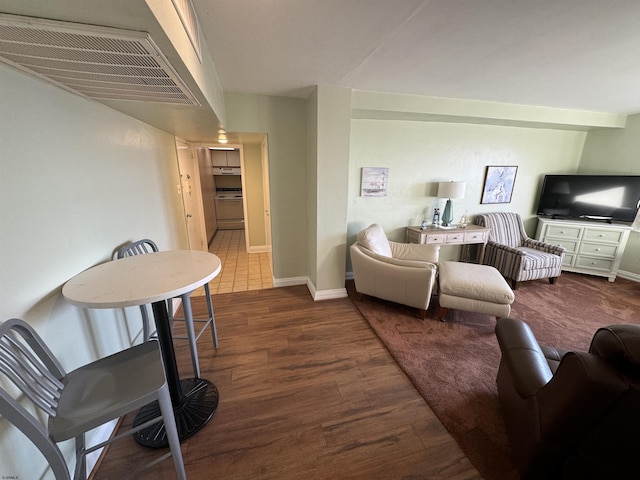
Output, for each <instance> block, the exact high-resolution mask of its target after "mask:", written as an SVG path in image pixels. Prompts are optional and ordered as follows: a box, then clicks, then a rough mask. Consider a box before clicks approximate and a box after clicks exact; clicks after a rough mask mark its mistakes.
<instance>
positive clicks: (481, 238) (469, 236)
mask: <svg viewBox="0 0 640 480" xmlns="http://www.w3.org/2000/svg"><path fill="white" fill-rule="evenodd" d="M488 238H489V232H488V231H487V232H467V233H465V234H464V241H465V243H485V242H486V241H487V239H488Z"/></svg>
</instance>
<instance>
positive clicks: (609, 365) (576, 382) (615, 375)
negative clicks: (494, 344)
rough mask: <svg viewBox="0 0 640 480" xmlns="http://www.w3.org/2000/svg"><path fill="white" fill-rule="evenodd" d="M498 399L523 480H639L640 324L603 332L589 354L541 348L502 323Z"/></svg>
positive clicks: (526, 331) (515, 324)
mask: <svg viewBox="0 0 640 480" xmlns="http://www.w3.org/2000/svg"><path fill="white" fill-rule="evenodd" d="M496 336H497V338H498V343H499V345H500V350H501V352H502V359H501V361H500V367H499V370H498V377H497V385H498V395H499V398H500V403H501V406H502V410H503V415H504V420H505V425H506V428H507V434H508V436H509V440H510V443H511V448H512V453H513V459H514V461H515V464H516V467H517V468H518V470H519V471H520V473H521V478H522V479H526V480H529V479H545V480H547V479H580V480H592V479H603V480H604V479H607V480H608V479H616V480H623V479H624V480H626V479H632V478H633V479H638V478H640V325H611V326H608V327H604V328H600V329H599V330H598V331H597V332H596V333H595V335H594V336H593V339H592V341H591V346H590V347H589V352H568V351H564V350H560V349H557V348H552V347H545V346H541V345H539V344H538V342H537V341H536V338H535V336H534V335H533V333H532V331H531V329H530V328H529V326H528V325H527V324H526V323H524V322H523V321H521V320H517V319H514V318H508V317H507V318H501V319H500V320H499V321H498V323H497V325H496Z"/></svg>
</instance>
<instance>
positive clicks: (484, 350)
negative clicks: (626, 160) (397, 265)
mask: <svg viewBox="0 0 640 480" xmlns="http://www.w3.org/2000/svg"><path fill="white" fill-rule="evenodd" d="M347 290H348V292H349V296H350V298H351V299H352V301H353V303H354V304H355V305H356V307H357V308H358V310H359V311H360V312H361V313H362V315H363V316H364V318H365V319H366V320H367V321H368V323H369V324H370V325H371V327H372V329H373V330H374V331H375V332H376V334H377V335H378V337H379V338H380V340H381V341H382V343H383V344H384V345H385V346H386V348H387V349H388V350H389V352H390V353H391V355H392V356H393V357H394V359H395V360H396V362H397V363H398V364H399V366H400V367H401V368H402V369H403V371H404V372H405V373H406V374H407V376H408V377H409V378H410V379H411V381H412V382H413V384H414V385H415V387H416V388H417V389H418V391H419V392H420V393H421V395H422V396H423V397H424V399H425V400H426V402H427V403H428V404H429V406H430V407H431V408H432V409H433V411H434V412H435V414H436V415H437V416H438V418H439V419H440V420H441V422H442V423H443V424H444V426H445V427H446V428H447V430H448V431H449V432H450V433H451V434H452V436H453V437H454V438H455V439H456V441H457V442H458V444H459V445H460V447H461V448H462V450H463V451H464V452H465V454H466V455H467V456H468V457H469V459H470V460H471V462H472V463H473V464H474V465H475V467H476V468H477V469H478V471H479V472H480V474H481V475H482V476H483V477H484V478H485V479H487V480H493V479H495V480H512V479H516V478H518V476H517V474H516V471H515V469H514V467H513V465H512V463H511V460H510V447H509V442H508V439H507V436H506V432H505V428H504V424H503V420H502V415H501V412H500V405H499V402H498V397H497V389H496V385H495V378H496V374H497V371H498V364H499V362H500V349H499V347H498V343H497V340H496V338H495V335H494V328H495V323H496V319H495V317H490V316H488V315H482V314H475V313H471V312H463V311H454V310H450V311H449V313H448V314H447V321H446V322H440V321H438V320H437V309H438V301H437V297H434V298H433V301H432V302H431V305H430V308H429V312H428V313H427V315H428V318H427V319H426V320H425V321H421V320H420V319H418V318H417V317H416V314H415V310H414V309H412V308H409V307H406V306H403V305H398V304H395V303H391V302H386V301H383V300H379V299H376V298H373V297H369V296H362V297H361V298H357V297H358V296H357V295H355V288H354V284H353V281H350V282H347ZM515 294H516V300H515V302H514V303H513V305H512V310H511V316H512V317H515V318H520V319H522V320H525V321H526V322H527V323H528V324H529V325H530V326H531V328H532V330H533V332H534V334H535V335H536V338H537V339H538V341H539V342H540V343H541V344H546V345H553V346H557V347H562V348H566V349H570V350H583V351H586V350H588V348H589V344H590V341H591V337H592V335H593V334H594V333H595V331H596V330H597V329H598V328H599V327H601V326H606V325H611V324H616V323H634V324H640V283H636V282H632V281H629V280H625V279H620V278H618V279H617V280H616V281H615V283H610V282H608V281H607V279H605V278H600V277H592V276H588V275H580V274H572V273H566V272H565V273H563V274H562V275H561V276H560V278H559V279H558V281H557V282H556V284H555V285H550V284H549V283H548V281H546V280H535V281H529V282H524V283H522V284H521V286H520V288H519V289H518V290H516V292H515Z"/></svg>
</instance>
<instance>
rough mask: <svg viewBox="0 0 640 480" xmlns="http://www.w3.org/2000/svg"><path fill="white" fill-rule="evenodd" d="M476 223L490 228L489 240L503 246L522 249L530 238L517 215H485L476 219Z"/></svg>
mask: <svg viewBox="0 0 640 480" xmlns="http://www.w3.org/2000/svg"><path fill="white" fill-rule="evenodd" d="M476 223H477V224H478V225H480V226H483V227H488V228H489V229H490V232H489V240H491V241H493V242H496V243H500V244H502V245H507V246H509V247H520V246H522V245H523V243H524V241H525V240H526V239H527V238H528V236H527V232H526V231H525V230H524V224H523V223H522V218H521V217H520V215H519V214H517V213H511V212H497V213H483V214H481V215H478V216H477V217H476Z"/></svg>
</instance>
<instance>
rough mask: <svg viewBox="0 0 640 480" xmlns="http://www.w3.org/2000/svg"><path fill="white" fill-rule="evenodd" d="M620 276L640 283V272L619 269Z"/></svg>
mask: <svg viewBox="0 0 640 480" xmlns="http://www.w3.org/2000/svg"><path fill="white" fill-rule="evenodd" d="M618 277H620V278H624V279H626V280H632V281H634V282H638V283H640V274H637V273H633V272H625V271H623V270H618Z"/></svg>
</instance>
